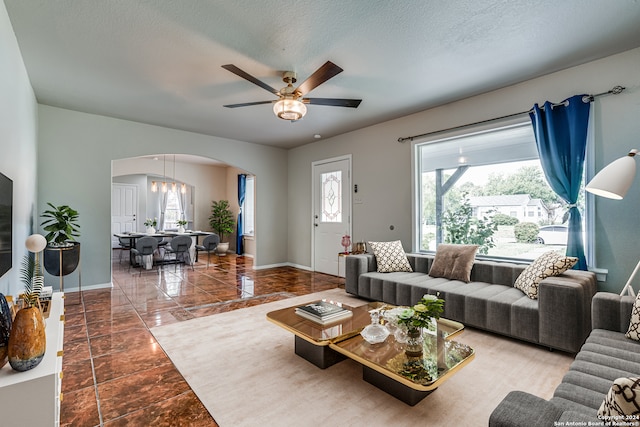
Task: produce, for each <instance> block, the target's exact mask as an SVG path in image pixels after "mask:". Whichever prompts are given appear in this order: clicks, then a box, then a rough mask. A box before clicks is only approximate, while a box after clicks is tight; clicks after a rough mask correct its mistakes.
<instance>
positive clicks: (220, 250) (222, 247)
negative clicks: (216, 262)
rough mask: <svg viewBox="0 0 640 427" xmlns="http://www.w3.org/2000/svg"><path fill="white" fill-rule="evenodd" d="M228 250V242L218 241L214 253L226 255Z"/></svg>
mask: <svg viewBox="0 0 640 427" xmlns="http://www.w3.org/2000/svg"><path fill="white" fill-rule="evenodd" d="M228 250H229V242H224V243H218V247H216V253H217V254H218V255H226V254H227V251H228Z"/></svg>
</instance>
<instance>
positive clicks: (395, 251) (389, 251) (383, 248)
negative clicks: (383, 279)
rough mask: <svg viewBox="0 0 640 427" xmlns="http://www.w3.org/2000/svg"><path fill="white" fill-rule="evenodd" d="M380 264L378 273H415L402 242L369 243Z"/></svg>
mask: <svg viewBox="0 0 640 427" xmlns="http://www.w3.org/2000/svg"><path fill="white" fill-rule="evenodd" d="M369 246H370V247H371V249H373V254H374V255H375V257H376V263H377V264H378V273H392V272H396V271H413V269H412V268H411V264H409V260H408V259H407V254H406V253H405V252H404V248H403V247H402V242H401V241H400V240H396V241H393V242H369Z"/></svg>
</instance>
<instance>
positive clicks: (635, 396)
mask: <svg viewBox="0 0 640 427" xmlns="http://www.w3.org/2000/svg"><path fill="white" fill-rule="evenodd" d="M629 415H636V416H637V415H640V378H618V379H617V380H615V381H614V382H613V385H612V386H611V388H610V389H609V393H607V396H606V397H605V398H604V402H602V405H600V409H598V416H599V418H600V419H602V420H603V421H604V422H605V423H606V422H607V421H612V418H610V417H620V416H622V417H623V418H622V419H621V420H620V421H624V420H625V418H624V417H628V416H629ZM632 419H637V418H635V417H632ZM630 420H631V418H630ZM605 425H606V424H605Z"/></svg>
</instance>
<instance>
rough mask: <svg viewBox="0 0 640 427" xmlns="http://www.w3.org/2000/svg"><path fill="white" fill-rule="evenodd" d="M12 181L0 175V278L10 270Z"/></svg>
mask: <svg viewBox="0 0 640 427" xmlns="http://www.w3.org/2000/svg"><path fill="white" fill-rule="evenodd" d="M12 229H13V181H12V180H10V179H9V178H7V177H6V176H5V175H3V174H2V173H0V277H2V276H4V274H5V273H6V272H7V271H9V270H11V264H12V263H11V260H12V255H11V250H12V240H13V239H12V237H11V234H12V232H11V230H12Z"/></svg>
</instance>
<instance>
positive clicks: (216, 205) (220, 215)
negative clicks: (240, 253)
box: [209, 200, 236, 255]
mask: <svg viewBox="0 0 640 427" xmlns="http://www.w3.org/2000/svg"><path fill="white" fill-rule="evenodd" d="M235 223H236V222H235V219H234V217H233V212H231V209H230V208H229V201H228V200H220V201H215V200H214V201H213V202H212V203H211V216H209V225H210V226H211V229H212V230H213V231H215V232H216V234H218V236H220V243H218V247H217V248H216V252H217V253H218V255H225V254H226V253H227V251H228V250H229V242H225V241H224V237H225V235H229V234H231V233H233V232H234V231H235V228H234V227H235Z"/></svg>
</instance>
